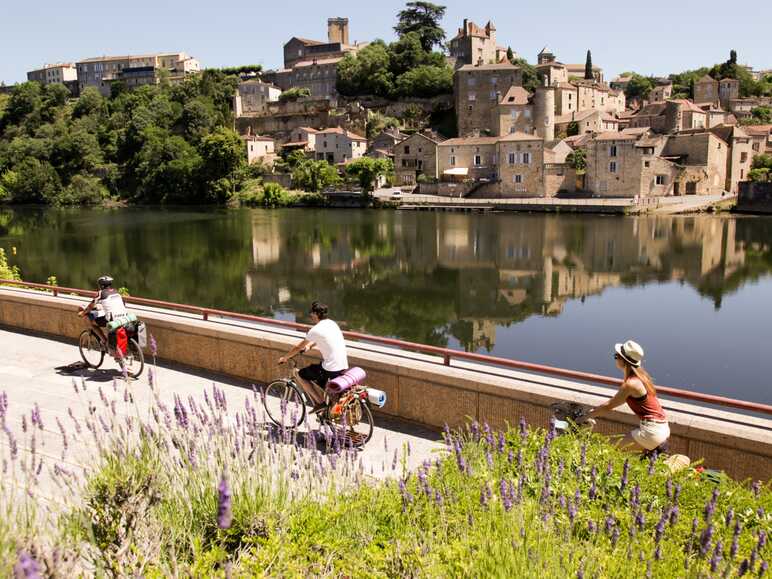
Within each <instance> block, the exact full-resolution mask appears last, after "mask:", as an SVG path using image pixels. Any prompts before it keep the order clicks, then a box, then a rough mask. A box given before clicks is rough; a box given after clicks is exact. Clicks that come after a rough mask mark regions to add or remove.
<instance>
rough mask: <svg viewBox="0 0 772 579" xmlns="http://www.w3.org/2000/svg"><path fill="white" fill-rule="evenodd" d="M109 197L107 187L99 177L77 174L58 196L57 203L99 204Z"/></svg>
mask: <svg viewBox="0 0 772 579" xmlns="http://www.w3.org/2000/svg"><path fill="white" fill-rule="evenodd" d="M108 197H109V192H108V191H107V188H106V187H105V186H104V185H102V181H100V180H99V179H98V178H97V177H92V176H87V175H75V176H74V177H73V178H72V181H71V182H70V184H69V185H68V186H67V187H65V188H64V190H63V191H62V193H61V194H60V195H59V196H57V198H56V200H55V202H54V204H55V205H98V204H100V203H102V202H103V201H104V200H105V199H107V198H108Z"/></svg>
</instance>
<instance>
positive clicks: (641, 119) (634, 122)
mask: <svg viewBox="0 0 772 579" xmlns="http://www.w3.org/2000/svg"><path fill="white" fill-rule="evenodd" d="M707 125H708V120H707V113H706V112H705V111H704V110H703V109H701V108H700V107H698V106H697V105H695V104H694V103H693V102H692V101H690V100H687V99H674V100H669V101H667V102H664V103H653V104H650V105H646V106H645V107H643V108H642V109H641V110H640V111H638V112H637V113H636V114H635V115H634V116H633V117H631V119H630V124H629V126H630V127H631V128H638V127H648V128H651V129H652V130H653V131H655V132H658V133H671V132H678V131H684V130H688V129H702V128H705V127H706V126H707Z"/></svg>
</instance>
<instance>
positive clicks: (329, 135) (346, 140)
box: [309, 128, 367, 165]
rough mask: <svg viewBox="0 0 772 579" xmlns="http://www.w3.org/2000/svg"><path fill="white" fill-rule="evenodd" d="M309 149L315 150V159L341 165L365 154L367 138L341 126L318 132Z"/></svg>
mask: <svg viewBox="0 0 772 579" xmlns="http://www.w3.org/2000/svg"><path fill="white" fill-rule="evenodd" d="M309 149H310V150H312V151H313V154H314V158H315V159H317V160H319V161H321V160H325V161H327V162H328V163H330V164H332V165H339V164H344V163H348V162H350V161H353V160H354V159H358V158H360V157H362V156H364V154H365V152H366V151H367V139H366V138H365V137H362V136H360V135H357V134H355V133H352V132H351V131H346V130H344V129H341V128H333V129H325V130H323V131H317V132H316V134H315V135H314V145H313V147H309Z"/></svg>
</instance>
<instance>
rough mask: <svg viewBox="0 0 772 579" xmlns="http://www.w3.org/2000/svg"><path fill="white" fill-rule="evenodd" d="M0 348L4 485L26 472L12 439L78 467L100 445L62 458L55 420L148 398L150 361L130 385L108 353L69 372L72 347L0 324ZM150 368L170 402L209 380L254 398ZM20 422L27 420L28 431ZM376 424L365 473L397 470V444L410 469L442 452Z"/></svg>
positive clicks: (238, 400) (231, 401)
mask: <svg viewBox="0 0 772 579" xmlns="http://www.w3.org/2000/svg"><path fill="white" fill-rule="evenodd" d="M0 352H1V354H0V405H2V404H3V402H1V400H4V399H5V397H4V396H3V393H5V395H6V396H7V409H6V415H5V424H6V427H7V429H8V431H10V433H11V436H9V435H8V433H7V432H5V433H3V432H0V457H2V461H7V463H6V464H4V466H3V470H2V471H1V472H0V481H2V482H3V483H4V484H5V483H7V482H10V479H11V478H12V477H16V478H17V479H19V480H21V478H22V477H23V475H22V474H21V472H19V470H18V469H11V468H7V464H10V462H11V461H10V445H11V444H13V443H12V442H11V439H13V440H14V441H15V442H16V445H17V446H18V451H19V455H20V456H21V457H25V456H26V457H30V456H31V454H32V453H33V449H32V448H31V447H32V446H35V448H34V452H35V453H36V456H38V458H41V457H42V458H43V459H44V461H46V462H48V464H49V465H50V464H51V463H54V464H58V465H60V466H61V467H62V468H67V469H81V468H83V467H84V466H85V465H87V464H88V463H89V461H90V460H92V459H93V456H94V454H95V452H96V450H97V449H96V447H95V445H91V444H88V443H84V442H74V441H70V442H69V445H68V448H67V452H66V459H63V458H62V457H63V454H65V453H63V451H64V450H65V449H64V443H63V437H62V434H61V432H60V428H59V423H62V424H66V425H72V422H71V420H72V419H71V417H70V416H69V413H70V410H71V411H72V413H73V415H75V416H76V418H79V419H82V418H83V417H85V416H87V415H88V412H89V409H88V407H89V404H100V398H102V397H103V396H104V397H105V398H107V399H108V400H112V399H115V400H116V401H118V404H117V405H116V408H117V413H118V415H119V416H120V414H121V412H122V411H123V412H129V410H122V408H125V406H124V405H122V404H121V403H120V402H121V401H122V400H123V396H124V391H129V392H131V395H132V397H133V399H134V403H135V405H136V406H137V407H143V408H148V407H149V406H150V403H151V402H152V400H153V398H152V392H151V389H150V386H149V383H148V378H149V376H150V372H149V371H148V367H147V366H146V371H145V372H144V373H143V375H142V376H140V378H139V380H136V381H130V382H128V383H127V382H125V381H124V378H123V376H122V375H121V373H120V372H119V371H118V366H117V365H116V364H115V362H114V361H113V360H111V359H110V358H106V360H105V362H104V364H103V365H102V367H101V368H100V369H99V370H89V369H87V370H83V369H75V370H71V369H69V368H68V366H70V365H71V364H73V363H77V362H79V361H80V355H79V353H78V349H77V346H75V345H73V344H70V343H68V342H64V341H57V340H51V339H47V338H43V337H40V336H36V335H31V334H23V333H16V332H10V331H7V330H3V329H0ZM152 370H154V380H155V383H156V385H157V386H158V387H159V388H160V392H161V399H162V401H163V402H164V403H165V404H167V405H169V406H170V407H173V405H174V396H175V395H178V396H180V398H181V399H183V400H187V399H188V397H189V396H192V397H193V398H194V399H196V400H197V401H203V393H204V390H207V389H208V390H209V391H210V393H211V388H212V385H213V384H215V385H216V386H217V387H218V388H219V389H221V390H222V391H223V392H224V393H225V396H226V399H227V401H228V407H229V408H244V403H245V400H246V399H247V398H250V397H252V396H253V392H252V387H251V384H249V383H246V382H239V381H237V380H232V379H229V378H227V377H224V376H221V375H213V374H207V373H203V372H198V371H193V370H191V369H188V368H180V367H171V366H166V365H159V366H157V367H154V368H152ZM84 386H85V391H84V389H83V388H84ZM36 405H37V408H39V412H40V417H41V422H42V425H43V429H42V431H41V430H38V431H36V432H37V436H36V439H35V442H34V443H33V442H32V439H31V437H30V435H29V433H30V432H31V431H32V426H31V416H32V413H33V411H35V409H36ZM134 411H136V410H134ZM0 414H2V413H1V412H0ZM22 417H25V418H22ZM23 421H26V423H27V424H26V428H27V431H26V432H25V430H24V424H23ZM57 421H58V422H57ZM375 423H376V427H375V431H374V434H373V438H372V439H371V440H370V442H369V443H368V444H367V445H366V447H365V448H364V449H363V450H361V451H360V458H361V461H362V464H363V467H364V471H365V473H366V474H371V475H372V476H374V477H376V478H384V477H389V476H391V475H393V474H394V473H395V472H398V471H399V468H398V469H397V471H395V470H393V468H392V465H393V464H394V453H395V450H398V451H399V454H400V457H399V462H400V464H401V463H402V460H403V455H404V460H405V461H406V464H407V467H408V468H410V469H413V468H416V467H417V466H418V465H419V464H421V462H423V461H424V460H427V459H432V458H434V457H436V456H437V453H438V452H439V451H441V448H442V444H441V443H440V436H439V434H438V433H437V432H434V431H431V430H427V429H425V428H422V427H419V426H416V425H412V424H408V423H405V422H403V421H398V420H394V419H388V418H386V417H383V416H376V418H375ZM266 427H267V425H266ZM305 428H309V426H306V427H305ZM310 428H311V429H313V430H317V429H318V428H319V425H318V423H317V422H316V419H315V418H314V419H312V420H311V424H310ZM86 440H88V439H86ZM408 449H409V450H408ZM17 482H19V481H17ZM40 485H41V486H40V492H41V493H42V494H43V495H44V496H47V497H49V498H55V496H56V494H57V492H61V490H60V489H59V486H58V485H56V484H54V482H53V481H51V480H48V481H46V480H41V482H40Z"/></svg>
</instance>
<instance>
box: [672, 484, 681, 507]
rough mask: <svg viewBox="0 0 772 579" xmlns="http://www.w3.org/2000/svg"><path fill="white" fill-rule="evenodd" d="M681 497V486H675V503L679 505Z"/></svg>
mask: <svg viewBox="0 0 772 579" xmlns="http://www.w3.org/2000/svg"><path fill="white" fill-rule="evenodd" d="M680 496H681V485H680V484H677V485H676V486H675V492H674V493H673V502H674V503H677V502H678V497H680Z"/></svg>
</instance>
